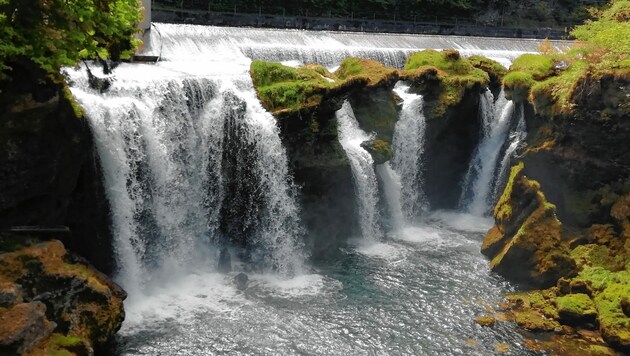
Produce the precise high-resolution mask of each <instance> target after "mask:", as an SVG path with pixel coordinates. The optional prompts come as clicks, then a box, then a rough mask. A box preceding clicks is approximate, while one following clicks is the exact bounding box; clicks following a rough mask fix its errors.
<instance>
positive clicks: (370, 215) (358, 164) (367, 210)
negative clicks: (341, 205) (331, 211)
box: [335, 100, 383, 240]
mask: <svg viewBox="0 0 630 356" xmlns="http://www.w3.org/2000/svg"><path fill="white" fill-rule="evenodd" d="M335 116H336V117H337V128H338V131H339V142H340V143H341V146H342V147H343V149H344V151H346V155H347V156H348V160H350V167H351V168H352V176H353V177H354V186H355V191H356V199H357V203H358V205H359V221H360V224H361V233H362V235H363V237H364V238H366V239H369V240H376V239H377V238H379V237H380V236H382V234H383V233H382V231H381V228H380V226H379V212H378V182H377V180H376V173H375V172H374V159H373V158H372V155H370V153H369V152H368V151H366V150H365V149H364V148H363V147H361V143H363V142H365V141H369V140H371V139H373V138H374V137H372V136H370V135H368V134H367V133H365V132H364V131H363V130H361V128H360V127H359V123H358V122H357V119H356V117H355V116H354V112H353V111H352V106H351V105H350V102H348V101H347V100H346V101H344V103H343V105H342V106H341V109H339V110H337V112H336V113H335Z"/></svg>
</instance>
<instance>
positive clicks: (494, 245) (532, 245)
mask: <svg viewBox="0 0 630 356" xmlns="http://www.w3.org/2000/svg"><path fill="white" fill-rule="evenodd" d="M523 168H524V165H523V164H522V163H520V164H518V165H516V166H514V167H512V169H511V172H510V178H509V181H508V183H507V186H506V188H505V191H504V192H503V195H502V196H501V198H500V199H499V202H498V203H497V205H496V207H495V209H494V217H495V226H494V227H493V228H492V229H491V230H490V231H489V232H488V234H487V235H486V237H485V238H484V241H483V244H482V247H481V252H482V253H483V254H484V255H486V256H488V257H489V258H490V260H491V261H490V267H491V268H492V270H493V271H495V272H497V273H499V274H501V275H503V276H505V277H507V278H509V279H512V280H515V281H517V282H521V283H526V284H528V285H532V286H538V287H549V286H552V285H554V284H556V282H557V281H558V279H560V278H561V277H565V276H571V275H574V274H575V269H576V265H575V262H574V261H573V259H571V257H570V256H569V250H568V245H567V244H566V243H565V242H564V241H563V240H562V233H563V231H562V224H561V223H560V221H559V220H558V218H557V217H556V214H555V206H554V205H552V204H550V203H548V202H547V200H546V198H545V195H544V194H543V193H542V192H541V191H540V185H539V184H538V183H537V182H536V181H532V180H529V179H527V178H526V177H525V176H524V174H523Z"/></svg>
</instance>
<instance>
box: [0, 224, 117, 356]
mask: <svg viewBox="0 0 630 356" xmlns="http://www.w3.org/2000/svg"><path fill="white" fill-rule="evenodd" d="M7 239H8V238H6V237H3V242H6V241H7ZM14 241H15V240H14ZM12 246H13V247H12V248H11V249H12V250H13V251H11V252H3V253H1V254H0V287H1V288H0V293H3V294H4V295H13V296H14V297H13V298H4V301H5V304H4V305H3V308H0V319H1V320H11V322H8V323H5V322H2V323H0V353H7V352H8V353H9V354H10V353H11V352H19V353H24V354H34V355H37V354H51V353H54V352H56V351H58V352H61V351H62V350H66V352H69V353H70V354H80V355H88V354H93V352H94V349H95V348H96V349H97V348H99V347H101V346H103V345H104V344H105V343H106V342H107V341H108V340H109V339H110V338H111V337H112V336H113V335H114V334H115V333H116V331H118V329H120V326H121V325H122V321H123V319H124V316H125V314H124V309H123V304H122V303H123V300H124V299H125V298H126V293H125V292H124V291H123V290H122V289H121V288H120V287H118V286H117V285H116V284H115V283H113V282H112V281H111V280H110V279H109V278H107V277H106V276H105V275H104V274H102V273H100V272H98V271H96V270H95V269H94V268H92V267H91V266H89V265H87V264H85V263H84V262H82V261H81V259H79V258H77V257H74V256H73V255H70V254H68V252H67V251H66V250H65V248H64V246H63V244H62V243H61V242H59V241H56V240H52V241H48V242H38V241H37V240H31V239H27V238H20V239H19V240H17V242H16V243H13V244H12Z"/></svg>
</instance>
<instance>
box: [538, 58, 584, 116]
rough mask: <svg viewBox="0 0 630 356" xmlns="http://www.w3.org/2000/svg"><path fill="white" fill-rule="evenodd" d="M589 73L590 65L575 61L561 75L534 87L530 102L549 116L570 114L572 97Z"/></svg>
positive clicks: (540, 111) (572, 105)
mask: <svg viewBox="0 0 630 356" xmlns="http://www.w3.org/2000/svg"><path fill="white" fill-rule="evenodd" d="M587 71H588V63H587V62H586V61H583V60H576V61H573V63H571V64H570V65H569V67H568V68H567V69H566V70H565V71H563V72H562V73H561V74H560V75H557V76H553V77H550V78H548V79H545V80H543V81H541V82H539V83H536V84H534V85H533V86H532V89H531V98H530V100H531V101H532V103H533V104H534V107H535V108H536V111H537V112H539V113H542V114H545V115H548V116H555V115H559V114H562V113H569V112H571V110H572V109H573V107H574V105H575V104H573V102H572V100H571V99H572V96H573V95H574V94H575V91H576V88H577V87H578V86H579V84H580V82H581V80H582V78H584V77H585V75H586V73H587Z"/></svg>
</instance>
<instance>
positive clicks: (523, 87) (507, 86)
mask: <svg viewBox="0 0 630 356" xmlns="http://www.w3.org/2000/svg"><path fill="white" fill-rule="evenodd" d="M535 83H536V82H535V81H534V79H533V78H532V75H531V74H529V73H526V72H519V71H514V72H510V73H508V74H507V75H506V76H505V78H503V89H504V90H505V95H506V97H507V98H508V99H511V100H514V101H525V100H527V98H528V97H529V91H530V89H531V87H532V86H533V85H534V84H535Z"/></svg>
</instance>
